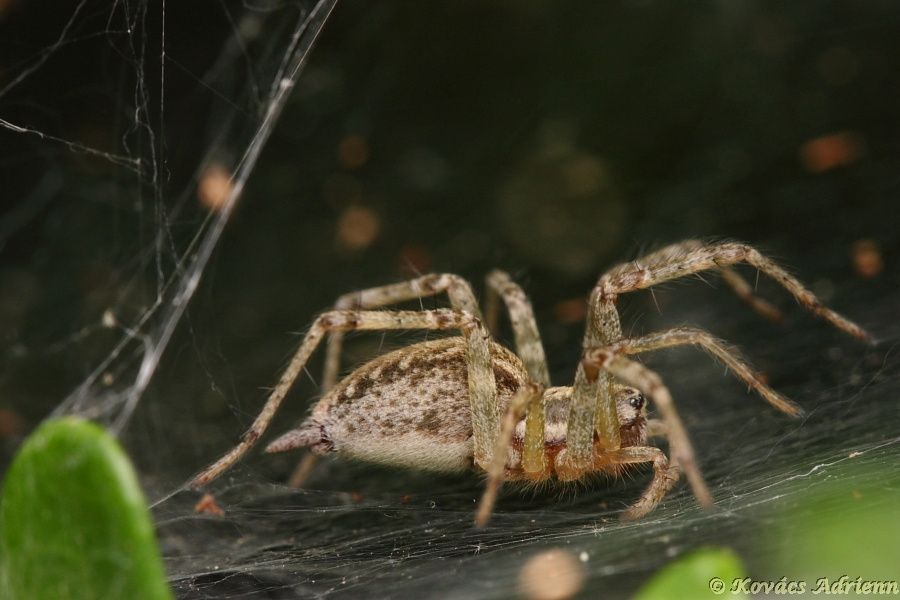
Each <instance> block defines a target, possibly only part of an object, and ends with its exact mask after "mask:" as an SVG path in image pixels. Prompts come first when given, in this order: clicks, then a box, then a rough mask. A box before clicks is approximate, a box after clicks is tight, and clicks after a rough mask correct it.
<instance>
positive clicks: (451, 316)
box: [189, 309, 500, 487]
mask: <svg viewBox="0 0 900 600" xmlns="http://www.w3.org/2000/svg"><path fill="white" fill-rule="evenodd" d="M393 329H424V330H443V331H446V330H453V329H459V330H461V331H462V333H463V337H464V338H465V339H466V364H467V371H468V380H469V397H470V400H471V403H472V424H473V430H474V440H473V441H474V446H475V461H476V463H477V464H478V465H480V466H481V467H482V468H483V469H485V470H487V469H488V468H490V462H491V461H490V459H491V452H492V451H493V449H494V443H495V441H496V439H497V438H498V437H499V435H500V422H499V421H500V419H499V414H498V408H497V386H496V382H495V381H494V373H493V366H492V363H491V355H490V334H489V333H488V332H487V330H486V329H485V328H484V326H483V325H482V324H481V321H480V320H479V319H478V318H477V317H475V316H473V315H472V314H471V313H469V312H466V311H462V310H456V309H437V310H427V311H339V310H336V311H329V312H325V313H323V314H321V315H319V317H318V318H317V319H316V320H315V322H314V323H313V325H312V327H311V328H310V330H309V332H307V334H306V337H305V338H304V340H303V343H302V344H301V345H300V348H299V349H298V350H297V352H296V353H295V354H294V357H293V358H292V359H291V362H290V363H289V364H288V367H287V368H286V369H285V371H284V373H283V374H282V376H281V379H280V380H279V382H278V384H277V385H276V386H275V389H274V390H273V391H272V393H271V395H270V396H269V399H268V400H267V401H266V404H265V405H264V406H263V409H262V410H261V411H260V413H259V415H258V416H257V417H256V420H255V421H254V422H253V424H252V425H251V426H250V429H249V430H248V431H247V433H245V434H244V436H243V439H242V440H241V442H240V443H239V444H238V445H237V446H235V447H234V448H233V449H232V450H230V451H229V452H227V453H226V454H225V455H224V456H222V458H220V459H219V460H218V461H216V462H215V463H213V464H212V465H211V466H209V467H208V468H207V469H206V470H204V471H203V472H201V473H200V474H198V475H196V476H195V477H194V478H193V479H191V481H190V482H189V485H190V486H191V487H198V486H201V485H203V484H205V483H207V482H209V481H211V480H212V479H215V478H216V477H218V476H219V475H220V474H221V473H222V472H223V471H224V470H225V469H227V468H228V467H230V466H231V465H233V464H234V463H235V462H236V461H238V460H239V459H240V458H241V457H242V456H243V455H244V454H245V453H246V452H247V451H248V450H249V449H250V448H252V447H253V446H254V445H255V444H256V442H257V440H258V439H259V438H260V436H262V434H263V433H264V432H265V430H266V428H267V427H268V426H269V422H270V421H271V420H272V417H274V415H275V413H276V411H277V410H278V407H279V406H280V404H281V402H282V400H284V397H285V395H286V394H287V392H288V390H290V388H291V386H292V385H293V383H294V381H295V380H296V378H297V376H298V375H299V374H300V372H301V371H302V370H303V367H304V365H305V364H306V362H307V361H308V360H309V357H310V355H311V354H312V352H313V351H314V350H315V349H316V347H317V346H318V345H319V342H321V340H322V338H323V337H324V336H325V334H326V333H328V332H329V331H351V330H367V331H377V330H393Z"/></svg>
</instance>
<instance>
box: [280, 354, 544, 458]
mask: <svg viewBox="0 0 900 600" xmlns="http://www.w3.org/2000/svg"><path fill="white" fill-rule="evenodd" d="M491 357H492V360H493V366H494V380H495V382H496V385H497V402H498V405H499V408H500V410H501V411H502V410H505V408H506V405H507V404H508V402H509V399H510V397H512V395H513V394H514V393H515V391H516V390H517V389H518V388H519V386H521V385H522V384H523V383H524V382H525V381H526V379H527V375H526V373H525V369H524V367H523V366H522V363H521V361H520V360H519V358H518V357H517V356H516V355H515V354H513V353H512V352H511V351H510V350H507V349H506V348H504V347H503V346H500V345H499V344H495V343H492V344H491ZM300 446H309V447H310V449H311V450H312V451H313V452H315V453H317V454H326V453H329V452H338V453H340V454H341V455H343V456H346V457H349V458H356V459H360V460H365V461H368V462H374V463H379V464H385V465H391V466H398V467H410V468H417V469H424V470H430V471H460V470H464V469H467V468H469V467H471V465H472V456H473V432H472V411H471V404H470V400H469V382H468V369H467V367H466V357H465V342H464V340H463V338H461V337H449V338H441V339H437V340H430V341H426V342H421V343H418V344H414V345H412V346H409V347H406V348H401V349H399V350H395V351H393V352H389V353H387V354H385V355H383V356H380V357H378V358H376V359H374V360H372V361H371V362H369V363H366V364H365V365H363V366H361V367H359V368H358V369H356V370H355V371H354V372H353V373H351V374H350V375H348V376H347V377H346V378H345V379H344V380H343V381H341V382H340V383H339V384H338V385H337V386H335V387H334V388H333V389H332V390H331V391H330V392H328V393H327V394H326V395H325V396H324V397H322V399H321V400H319V401H318V403H316V405H315V406H314V407H313V409H312V415H311V417H310V418H308V419H307V420H306V421H305V422H304V423H303V424H302V425H300V427H299V428H298V429H295V430H294V431H291V432H288V433H287V434H285V435H284V436H282V437H281V438H279V439H277V440H276V441H275V442H273V443H272V444H271V445H270V446H269V447H268V448H267V449H268V450H269V451H273V452H276V451H281V450H288V449H290V448H296V447H300Z"/></svg>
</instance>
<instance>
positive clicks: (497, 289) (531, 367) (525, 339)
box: [485, 270, 550, 485]
mask: <svg viewBox="0 0 900 600" xmlns="http://www.w3.org/2000/svg"><path fill="white" fill-rule="evenodd" d="M486 282H487V289H488V299H487V307H488V309H487V310H486V311H485V312H486V313H487V319H488V322H489V323H490V322H493V323H494V325H493V327H495V328H496V326H497V325H496V321H497V319H496V313H497V312H498V302H497V299H498V298H502V299H503V302H504V303H505V304H506V309H507V312H508V313H509V319H510V322H511V324H512V329H513V335H514V337H515V341H516V354H518V356H519V358H520V359H522V364H524V365H525V372H526V373H528V377H529V378H530V379H531V381H533V382H536V383H539V384H541V385H542V386H543V387H544V388H548V387H550V371H549V369H548V367H547V357H546V355H545V353H544V346H543V344H542V343H541V335H540V333H539V332H538V327H537V321H536V320H535V318H534V311H533V310H532V308H531V301H530V300H529V299H528V296H526V295H525V292H524V291H522V288H521V287H519V285H518V284H516V283H515V282H513V280H512V279H511V278H510V276H509V275H508V274H507V273H504V272H503V271H497V270H495V271H491V272H490V273H488V276H487V278H486ZM524 408H525V410H526V414H525V439H524V440H523V449H522V469H523V470H524V471H525V472H526V473H543V472H544V471H545V467H546V457H545V455H544V410H545V407H544V396H543V394H541V395H540V396H539V397H538V398H537V400H536V401H534V402H528V403H526V405H525V407H524ZM519 419H521V416H519ZM512 426H513V427H515V422H513V425H512ZM509 438H510V440H511V439H512V432H511V431H510V433H509ZM508 446H509V441H507V442H506V443H505V444H499V443H498V445H497V450H495V453H494V464H497V462H498V461H499V460H500V458H499V457H498V455H497V452H498V451H500V452H501V454H502V456H503V457H505V456H506V450H507V448H508ZM504 460H505V459H504ZM501 474H502V471H501ZM498 485H499V483H498Z"/></svg>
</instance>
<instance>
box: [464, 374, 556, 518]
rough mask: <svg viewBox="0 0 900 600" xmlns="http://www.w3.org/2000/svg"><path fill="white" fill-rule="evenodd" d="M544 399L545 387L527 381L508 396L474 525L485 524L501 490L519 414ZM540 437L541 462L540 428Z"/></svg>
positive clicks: (542, 406)
mask: <svg viewBox="0 0 900 600" xmlns="http://www.w3.org/2000/svg"><path fill="white" fill-rule="evenodd" d="M543 399H544V386H543V385H541V384H540V383H537V382H534V381H528V382H526V383H525V384H524V385H523V386H522V387H520V388H519V389H518V390H516V393H515V394H513V397H512V398H510V400H509V405H508V406H507V407H506V413H505V414H504V415H503V420H502V422H501V426H500V436H499V437H498V438H497V442H496V444H495V446H494V457H493V460H492V461H491V464H490V466H489V468H488V469H487V471H488V480H487V485H486V486H485V489H484V493H483V494H482V495H481V500H480V501H479V503H478V510H477V511H476V512H475V524H476V525H477V526H478V527H483V526H484V525H485V524H487V522H488V519H490V517H491V513H492V512H493V510H494V504H495V503H496V501H497V492H498V491H499V490H500V485H501V484H502V483H503V474H504V471H505V470H506V460H507V453H508V451H509V446H510V444H511V443H512V439H513V435H514V434H515V431H516V424H518V422H519V421H521V420H522V417H523V416H524V415H525V414H526V412H529V413H530V410H531V408H532V407H535V406H537V407H540V408H541V410H542V411H543V408H544V403H543ZM541 416H542V417H543V412H542V413H541ZM527 426H528V422H527V420H526V434H525V436H526V437H525V442H526V444H527V442H528V431H527ZM541 426H542V427H543V418H542V419H541ZM540 440H541V448H540V453H541V454H540V460H541V463H540V464H541V465H543V460H544V447H543V443H544V432H543V430H542V431H541V434H540ZM523 464H524V454H523Z"/></svg>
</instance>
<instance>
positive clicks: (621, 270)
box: [595, 241, 869, 345]
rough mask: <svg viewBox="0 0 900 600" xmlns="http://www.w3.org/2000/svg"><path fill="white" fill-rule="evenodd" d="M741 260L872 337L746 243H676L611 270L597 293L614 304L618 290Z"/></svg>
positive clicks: (857, 333)
mask: <svg viewBox="0 0 900 600" xmlns="http://www.w3.org/2000/svg"><path fill="white" fill-rule="evenodd" d="M740 262H746V263H747V264H749V265H752V266H754V267H756V268H757V269H759V270H760V271H762V272H763V273H765V274H766V275H768V276H769V277H771V278H772V279H773V280H775V282H777V283H778V284H779V285H781V286H782V287H783V288H784V289H786V290H787V291H788V292H789V293H790V294H791V295H792V296H794V298H796V299H797V301H798V302H800V304H802V305H804V306H805V307H807V308H808V309H809V310H811V311H812V312H814V313H815V314H817V315H819V316H820V317H822V318H824V319H825V320H827V321H829V322H830V323H831V324H832V325H834V326H835V327H837V328H838V329H841V330H842V331H845V332H846V333H848V334H850V335H852V336H853V337H856V338H859V339H861V340H868V339H869V334H868V333H866V332H865V331H864V330H863V329H862V328H861V327H859V326H858V325H856V324H855V323H853V322H852V321H850V320H848V319H846V318H844V317H842V316H841V315H839V314H837V313H836V312H834V311H833V310H831V309H829V308H827V307H825V306H824V305H823V304H822V303H821V302H820V301H819V299H818V298H816V297H815V295H813V293H812V292H810V291H809V290H808V289H806V288H805V287H804V286H803V284H802V283H800V281H798V280H797V279H796V278H795V277H793V276H792V275H791V274H789V273H788V272H787V271H785V270H784V269H783V268H781V267H780V266H778V265H777V264H775V263H774V262H772V261H771V260H770V259H768V258H766V257H765V256H763V255H762V254H760V253H759V252H758V251H757V250H756V249H755V248H752V247H751V246H748V245H746V244H739V243H725V244H718V245H712V246H707V245H704V244H701V243H700V242H697V241H688V242H682V243H680V244H673V245H671V246H668V247H667V248H663V249H662V250H659V251H658V252H654V253H652V254H648V255H647V256H645V257H643V258H641V259H638V260H636V261H633V262H631V263H624V264H622V265H619V266H618V267H614V268H613V269H611V270H609V271H607V273H606V274H605V275H603V277H601V278H600V281H599V282H598V283H597V287H596V288H595V293H597V294H598V296H599V298H600V300H601V301H602V302H603V303H613V304H614V303H615V298H616V296H617V295H618V294H621V293H625V292H630V291H633V290H640V289H644V288H648V287H650V286H653V285H656V284H658V283H662V282H663V281H668V280H671V279H677V278H679V277H684V276H686V275H691V274H694V273H699V272H701V271H706V270H709V269H719V270H721V269H725V268H727V267H729V266H731V265H733V264H736V263H740ZM745 283H746V282H745ZM748 287H749V284H748ZM601 331H603V329H602V327H601ZM610 341H613V340H606V341H605V343H608V342H610ZM599 345H602V344H599Z"/></svg>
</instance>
